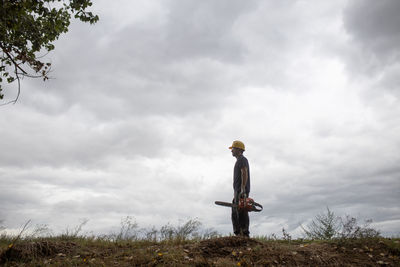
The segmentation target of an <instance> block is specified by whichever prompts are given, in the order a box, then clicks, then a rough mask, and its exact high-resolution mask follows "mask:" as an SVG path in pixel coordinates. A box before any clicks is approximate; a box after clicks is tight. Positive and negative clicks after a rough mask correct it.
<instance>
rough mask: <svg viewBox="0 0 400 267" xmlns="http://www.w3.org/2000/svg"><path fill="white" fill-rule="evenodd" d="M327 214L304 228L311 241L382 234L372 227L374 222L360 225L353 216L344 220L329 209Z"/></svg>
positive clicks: (316, 218)
mask: <svg viewBox="0 0 400 267" xmlns="http://www.w3.org/2000/svg"><path fill="white" fill-rule="evenodd" d="M326 209H327V212H326V213H322V214H318V215H317V216H315V218H314V219H313V220H312V221H311V223H310V224H308V225H307V226H306V227H303V226H301V227H302V229H303V231H304V234H305V236H306V237H307V238H309V239H317V240H328V239H332V238H342V239H346V238H374V237H379V236H380V232H379V231H378V230H375V229H373V228H371V227H370V224H371V223H372V220H367V221H365V224H364V225H359V224H358V222H357V219H356V218H354V217H351V216H348V215H347V216H345V217H344V218H342V217H339V216H336V215H335V213H334V212H333V211H331V210H330V209H329V208H328V207H327V208H326Z"/></svg>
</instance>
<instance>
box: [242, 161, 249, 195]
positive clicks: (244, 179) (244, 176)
mask: <svg viewBox="0 0 400 267" xmlns="http://www.w3.org/2000/svg"><path fill="white" fill-rule="evenodd" d="M240 172H241V175H242V185H241V192H240V193H246V184H247V180H248V179H249V176H248V171H247V167H243V168H241V169H240Z"/></svg>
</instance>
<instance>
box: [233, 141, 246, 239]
mask: <svg viewBox="0 0 400 267" xmlns="http://www.w3.org/2000/svg"><path fill="white" fill-rule="evenodd" d="M229 149H231V151H232V156H234V157H235V158H236V163H235V167H234V169H233V190H234V198H233V201H232V203H234V204H236V205H238V204H239V199H240V198H246V197H248V196H249V193H250V168H249V162H248V161H247V159H246V158H245V157H244V156H243V152H244V151H245V147H244V144H243V142H241V141H233V143H232V146H231V147H229ZM232 225H233V232H234V234H235V235H237V236H238V235H241V236H246V237H249V234H250V232H249V213H248V212H247V211H246V210H241V209H238V208H234V207H233V208H232Z"/></svg>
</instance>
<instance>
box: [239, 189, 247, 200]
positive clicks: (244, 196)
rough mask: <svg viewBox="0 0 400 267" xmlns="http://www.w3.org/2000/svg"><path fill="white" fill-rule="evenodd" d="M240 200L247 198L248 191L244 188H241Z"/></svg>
mask: <svg viewBox="0 0 400 267" xmlns="http://www.w3.org/2000/svg"><path fill="white" fill-rule="evenodd" d="M239 198H246V190H245V189H244V188H243V187H242V188H241V191H240V194H239Z"/></svg>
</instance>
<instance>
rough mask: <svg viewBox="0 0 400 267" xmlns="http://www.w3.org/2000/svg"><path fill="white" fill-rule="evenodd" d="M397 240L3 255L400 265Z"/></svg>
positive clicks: (234, 242) (114, 261)
mask: <svg viewBox="0 0 400 267" xmlns="http://www.w3.org/2000/svg"><path fill="white" fill-rule="evenodd" d="M396 242H397V243H396ZM398 242H399V241H395V240H390V239H371V240H347V241H345V242H339V241H338V242H314V243H300V242H297V241H293V242H282V241H258V240H255V239H251V238H243V237H221V238H214V239H208V240H203V241H200V242H178V243H177V242H161V243H157V242H142V243H138V242H136V243H134V242H133V243H129V242H127V243H124V244H118V243H111V242H109V243H106V244H105V243H104V242H103V243H96V242H93V243H90V242H88V243H85V244H83V243H73V242H57V241H41V242H26V243H23V242H21V243H19V244H16V245H15V246H13V247H12V248H7V249H3V250H2V251H1V254H0V259H1V260H2V264H4V265H5V266H37V265H47V264H50V265H56V266H59V265H62V266H71V265H73V266H80V265H91V266H102V265H103V266H400V261H399V257H400V249H399V246H398Z"/></svg>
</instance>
